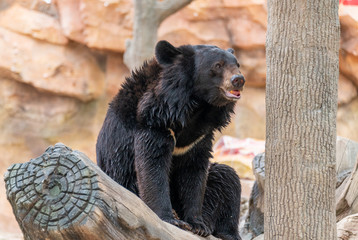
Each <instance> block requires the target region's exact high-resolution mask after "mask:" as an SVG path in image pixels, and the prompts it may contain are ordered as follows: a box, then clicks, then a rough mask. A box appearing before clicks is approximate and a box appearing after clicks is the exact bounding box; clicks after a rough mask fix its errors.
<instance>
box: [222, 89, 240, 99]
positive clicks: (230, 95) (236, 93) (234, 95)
mask: <svg viewBox="0 0 358 240" xmlns="http://www.w3.org/2000/svg"><path fill="white" fill-rule="evenodd" d="M225 96H226V97H228V98H230V99H240V97H241V91H240V90H230V91H225Z"/></svg>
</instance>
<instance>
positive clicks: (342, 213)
mask: <svg viewBox="0 0 358 240" xmlns="http://www.w3.org/2000/svg"><path fill="white" fill-rule="evenodd" d="M355 213H358V158H357V161H356V164H355V166H354V168H353V169H352V172H351V174H350V175H349V177H347V178H346V179H345V180H344V181H343V183H342V184H341V185H340V186H339V187H338V188H337V190H336V215H337V221H338V220H341V219H342V218H344V217H346V216H347V215H350V214H355Z"/></svg>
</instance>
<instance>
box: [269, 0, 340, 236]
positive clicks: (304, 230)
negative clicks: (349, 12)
mask: <svg viewBox="0 0 358 240" xmlns="http://www.w3.org/2000/svg"><path fill="white" fill-rule="evenodd" d="M338 49H339V19H338V1H336V0H306V1H295V0H283V1H279V0H269V1H268V30H267V39H266V61H267V85H266V112H267V114H266V124H267V125H266V127H267V129H266V153H265V154H266V184H265V227H264V228H265V239H270V240H272V239H285V240H286V239H290V240H293V239H327V240H328V239H336V235H337V234H336V225H335V223H336V218H335V186H336V180H335V178H336V174H335V151H336V111H337V82H338Z"/></svg>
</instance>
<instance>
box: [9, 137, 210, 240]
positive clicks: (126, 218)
mask: <svg viewBox="0 0 358 240" xmlns="http://www.w3.org/2000/svg"><path fill="white" fill-rule="evenodd" d="M5 183H6V194H7V197H8V200H9V201H10V203H11V205H12V208H13V211H14V214H15V217H16V220H17V222H18V223H19V225H20V228H21V230H22V232H23V234H24V238H25V239H33V240H39V239H68V240H73V239H76V240H106V239H119V240H122V239H134V240H135V239H162V240H168V239H173V240H174V239H188V240H189V239H197V240H199V239H204V238H201V237H199V236H197V235H194V234H193V233H190V232H186V231H184V230H181V229H179V228H177V227H175V226H173V225H171V224H169V223H166V222H163V221H162V220H160V219H159V218H158V216H157V215H156V214H155V213H154V212H153V211H151V210H150V209H149V207H147V206H146V205H145V203H144V202H142V201H141V200H140V199H139V198H138V197H137V196H136V195H134V194H133V193H131V192H129V191H128V190H126V189H125V188H123V187H122V186H120V185H119V184H117V183H116V182H114V181H113V180H112V179H111V178H109V177H108V176H107V175H106V174H105V173H103V172H102V171H101V170H100V169H99V168H98V167H97V166H96V165H95V164H94V163H93V162H92V161H91V160H90V159H88V158H87V157H86V156H85V155H84V154H83V153H81V152H78V151H72V150H71V149H70V148H68V147H66V146H65V145H63V144H56V145H55V146H54V147H49V148H48V149H47V150H46V152H45V153H44V154H43V155H42V156H40V157H38V158H36V159H33V160H31V161H30V162H26V163H18V164H14V165H12V166H11V167H10V168H9V169H8V171H7V172H6V173H5ZM207 239H212V240H214V239H216V238H214V237H213V236H210V237H208V238H207Z"/></svg>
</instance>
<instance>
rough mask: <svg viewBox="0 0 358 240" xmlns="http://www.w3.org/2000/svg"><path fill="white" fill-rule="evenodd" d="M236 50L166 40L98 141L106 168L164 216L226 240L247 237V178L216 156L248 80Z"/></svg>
mask: <svg viewBox="0 0 358 240" xmlns="http://www.w3.org/2000/svg"><path fill="white" fill-rule="evenodd" d="M233 53H234V51H233V50H232V49H228V50H222V49H220V48H218V47H216V46H210V45H194V46H193V45H184V46H180V47H178V48H176V47H174V46H172V45H171V44H170V43H168V42H167V41H160V42H158V43H157V45H156V48H155V58H153V59H151V60H149V61H148V62H145V63H144V64H143V66H142V67H141V68H140V69H138V70H137V71H133V72H132V75H131V76H130V77H128V78H127V79H126V81H125V83H124V84H123V85H122V88H121V90H120V91H119V92H118V94H117V95H116V96H115V97H114V99H113V100H112V102H111V103H110V105H109V109H108V112H107V116H106V118H105V120H104V123H103V127H102V129H101V131H100V133H99V136H98V140H97V146H96V150H97V162H98V165H99V166H100V168H101V169H102V170H103V171H104V172H105V173H107V174H108V175H109V176H110V177H111V178H113V179H114V180H115V181H117V182H118V183H119V184H121V185H122V186H124V187H125V188H127V189H129V190H130V191H132V192H133V193H135V194H137V195H138V196H139V197H140V198H141V199H142V200H143V201H144V202H145V203H146V204H147V205H148V206H149V207H150V208H151V209H152V210H153V211H154V212H155V213H156V214H157V215H158V216H159V217H160V218H161V219H162V220H164V221H166V222H169V223H171V224H174V225H176V226H178V227H181V228H184V229H189V230H191V231H193V232H194V233H196V234H199V235H201V236H207V235H209V234H213V235H214V236H216V237H220V238H222V239H240V236H239V234H238V221H239V220H238V219H239V212H240V197H241V185H240V180H239V177H238V176H237V175H236V173H235V171H234V170H233V169H232V168H230V167H229V166H226V165H222V164H211V163H210V162H209V158H210V157H211V156H212V155H211V151H212V142H213V138H214V132H215V131H216V130H221V129H222V128H223V127H225V126H226V125H227V124H228V123H229V121H230V115H231V114H232V113H233V108H234V105H235V101H236V100H238V99H239V98H240V91H241V90H242V89H243V86H244V83H245V79H244V77H243V76H242V74H241V73H240V71H239V64H238V62H237V60H236V58H235V56H234V55H233ZM173 209H174V210H175V212H176V213H177V217H175V216H174V213H173ZM178 218H179V219H178Z"/></svg>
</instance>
